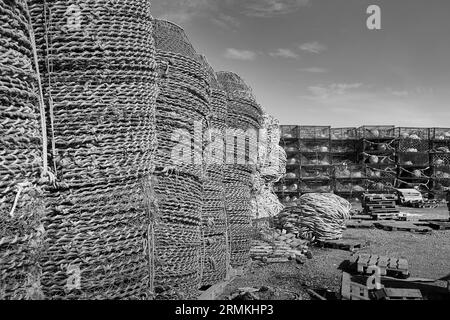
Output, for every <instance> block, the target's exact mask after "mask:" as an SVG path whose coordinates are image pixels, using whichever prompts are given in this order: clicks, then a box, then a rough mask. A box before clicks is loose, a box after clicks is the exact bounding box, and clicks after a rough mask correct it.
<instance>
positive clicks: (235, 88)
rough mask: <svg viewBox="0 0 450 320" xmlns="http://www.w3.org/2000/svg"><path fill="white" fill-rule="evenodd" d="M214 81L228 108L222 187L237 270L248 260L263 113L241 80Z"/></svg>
mask: <svg viewBox="0 0 450 320" xmlns="http://www.w3.org/2000/svg"><path fill="white" fill-rule="evenodd" d="M217 78H218V81H219V83H220V84H221V85H222V86H223V88H224V90H225V91H226V92H227V105H228V117H227V144H226V166H225V172H224V184H225V194H226V211H227V218H228V227H229V243H230V248H231V249H230V250H231V265H232V266H233V267H240V266H242V265H245V264H246V263H247V262H248V261H249V258H250V256H249V251H250V235H251V198H252V195H251V187H252V173H255V171H256V163H257V158H258V149H257V142H258V140H257V139H258V135H257V130H258V129H259V128H261V125H262V110H261V108H260V107H259V105H258V104H257V103H256V101H255V99H254V96H253V93H252V91H251V88H250V87H249V86H248V85H247V84H246V83H245V82H244V81H243V80H242V79H241V77H239V76H238V75H236V74H234V73H231V72H219V73H217ZM235 139H236V140H237V143H235Z"/></svg>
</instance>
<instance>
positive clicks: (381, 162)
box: [360, 153, 396, 167]
mask: <svg viewBox="0 0 450 320" xmlns="http://www.w3.org/2000/svg"><path fill="white" fill-rule="evenodd" d="M360 156H361V157H362V160H361V162H362V163H363V164H365V165H367V166H371V167H380V166H382V167H383V166H391V165H393V166H395V165H396V159H395V155H394V154H390V155H373V154H368V153H362V154H361V155H360Z"/></svg>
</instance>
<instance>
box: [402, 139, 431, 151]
mask: <svg viewBox="0 0 450 320" xmlns="http://www.w3.org/2000/svg"><path fill="white" fill-rule="evenodd" d="M397 143H398V147H397V150H398V151H399V152H428V151H429V150H430V149H431V148H430V141H429V140H428V139H426V140H422V139H411V138H406V139H399V140H398V142H397Z"/></svg>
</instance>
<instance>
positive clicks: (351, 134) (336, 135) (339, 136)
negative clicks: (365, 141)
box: [331, 128, 358, 140]
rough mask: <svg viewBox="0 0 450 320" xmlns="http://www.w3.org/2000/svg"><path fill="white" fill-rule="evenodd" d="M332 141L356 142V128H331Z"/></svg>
mask: <svg viewBox="0 0 450 320" xmlns="http://www.w3.org/2000/svg"><path fill="white" fill-rule="evenodd" d="M331 139H332V140H356V139H358V130H357V129H356V128H331Z"/></svg>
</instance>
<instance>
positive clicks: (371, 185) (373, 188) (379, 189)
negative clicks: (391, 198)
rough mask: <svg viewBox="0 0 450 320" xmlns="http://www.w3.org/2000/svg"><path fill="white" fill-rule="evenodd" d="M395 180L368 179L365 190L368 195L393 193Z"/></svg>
mask: <svg viewBox="0 0 450 320" xmlns="http://www.w3.org/2000/svg"><path fill="white" fill-rule="evenodd" d="M394 184H395V179H389V180H386V179H368V180H366V183H365V189H366V191H367V192H369V193H390V192H394Z"/></svg>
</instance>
